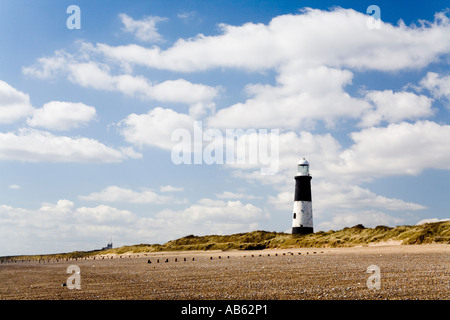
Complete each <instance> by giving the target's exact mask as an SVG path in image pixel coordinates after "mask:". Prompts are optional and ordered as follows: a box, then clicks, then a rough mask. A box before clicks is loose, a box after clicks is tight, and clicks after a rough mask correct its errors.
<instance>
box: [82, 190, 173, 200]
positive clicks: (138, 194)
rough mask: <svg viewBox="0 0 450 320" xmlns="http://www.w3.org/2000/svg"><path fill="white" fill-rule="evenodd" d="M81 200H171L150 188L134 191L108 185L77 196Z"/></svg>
mask: <svg viewBox="0 0 450 320" xmlns="http://www.w3.org/2000/svg"><path fill="white" fill-rule="evenodd" d="M79 198H80V199H81V200H89V201H103V202H128V203H156V204H161V203H168V202H170V201H173V199H172V198H171V197H168V196H162V195H160V194H157V193H156V192H154V191H151V190H143V191H134V190H131V189H127V188H121V187H118V186H109V187H106V188H105V189H103V190H102V191H100V192H93V193H91V194H89V195H87V196H79Z"/></svg>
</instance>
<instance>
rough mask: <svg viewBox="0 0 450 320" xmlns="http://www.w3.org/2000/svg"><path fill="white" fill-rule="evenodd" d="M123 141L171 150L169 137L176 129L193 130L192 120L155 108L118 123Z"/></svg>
mask: <svg viewBox="0 0 450 320" xmlns="http://www.w3.org/2000/svg"><path fill="white" fill-rule="evenodd" d="M118 125H119V127H120V128H121V134H122V135H123V136H124V138H125V140H126V141H128V142H130V143H133V144H135V145H137V146H141V147H142V146H144V145H145V146H156V147H158V148H161V149H165V150H171V148H172V147H173V145H174V143H173V142H172V141H171V136H172V133H173V131H174V130H176V129H182V128H184V129H186V130H189V132H191V131H192V130H193V125H194V120H193V119H192V118H191V117H190V116H188V115H186V114H181V113H178V112H176V111H173V110H172V109H163V108H160V107H158V108H155V109H152V110H150V111H149V112H148V113H146V114H140V115H138V114H134V113H133V114H130V115H129V116H128V117H127V118H125V119H124V120H122V121H120V122H119V124H118Z"/></svg>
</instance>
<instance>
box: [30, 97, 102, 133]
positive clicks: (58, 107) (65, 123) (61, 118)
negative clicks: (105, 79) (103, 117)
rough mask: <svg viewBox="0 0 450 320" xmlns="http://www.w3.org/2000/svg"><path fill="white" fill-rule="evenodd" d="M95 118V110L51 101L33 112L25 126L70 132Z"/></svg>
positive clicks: (77, 104)
mask: <svg viewBox="0 0 450 320" xmlns="http://www.w3.org/2000/svg"><path fill="white" fill-rule="evenodd" d="M95 116H96V110H95V108H94V107H91V106H87V105H85V104H84V103H73V102H63V101H51V102H48V103H46V104H44V105H43V107H42V108H40V109H36V110H34V112H33V115H32V117H31V118H29V119H28V120H27V124H28V125H29V126H32V127H41V128H45V129H50V130H70V129H72V128H77V127H79V126H81V125H83V124H86V123H88V122H90V121H91V120H93V119H94V118H95Z"/></svg>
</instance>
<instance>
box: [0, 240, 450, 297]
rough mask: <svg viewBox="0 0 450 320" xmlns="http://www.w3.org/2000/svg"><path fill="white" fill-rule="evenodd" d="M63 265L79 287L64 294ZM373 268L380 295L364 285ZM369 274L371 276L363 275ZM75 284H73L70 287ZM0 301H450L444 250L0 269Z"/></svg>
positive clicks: (265, 254)
mask: <svg viewBox="0 0 450 320" xmlns="http://www.w3.org/2000/svg"><path fill="white" fill-rule="evenodd" d="M70 265H76V266H78V267H79V268H80V274H79V279H80V280H81V281H80V285H81V289H79V290H77V289H70V286H68V278H69V276H71V274H68V273H67V268H68V266H70ZM373 265H375V266H377V267H378V268H379V289H377V288H376V287H374V286H373V284H374V283H375V282H373V281H371V280H370V281H369V282H370V283H369V286H370V285H371V284H372V287H368V279H369V277H372V276H374V273H368V270H367V269H368V267H369V266H373ZM369 271H370V270H369ZM74 283H75V282H74ZM0 299H4V300H10V299H33V300H34V299H38V300H40V299H44V300H46V299H56V300H60V299H62V300H71V299H85V300H98V299H100V300H104V299H127V300H128V299H146V300H177V299H189V300H190V299H194V300H198V299H208V300H210V299H211V300H236V299H249V300H259V299H282V300H292V299H294V300H302V299H306V300H311V299H345V300H353V299H368V300H385V299H414V300H415V299H420V300H422V299H446V300H448V299H450V245H446V244H436V245H435V244H432V245H398V244H393V243H389V244H388V243H386V244H384V245H383V244H379V245H377V246H364V247H351V248H297V249H283V250H281V249H280V250H255V251H213V252H211V251H202V252H193V251H188V252H158V253H139V254H123V255H120V256H119V255H109V256H97V257H95V259H93V258H90V259H87V260H84V259H83V260H80V259H78V260H70V261H66V260H64V261H56V260H52V261H40V262H39V261H17V262H7V263H2V264H0Z"/></svg>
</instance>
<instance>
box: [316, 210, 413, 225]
mask: <svg viewBox="0 0 450 320" xmlns="http://www.w3.org/2000/svg"><path fill="white" fill-rule="evenodd" d="M403 222H404V219H403V218H399V217H397V216H393V215H389V214H387V213H385V212H381V211H376V210H366V211H353V210H351V211H345V212H342V213H339V214H335V215H333V216H330V217H329V220H327V221H325V222H322V223H320V224H318V225H317V227H315V229H316V230H339V229H342V228H345V227H352V226H354V225H357V224H362V225H364V226H365V227H368V228H374V227H376V226H379V225H383V226H396V225H399V224H402V223H403Z"/></svg>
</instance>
